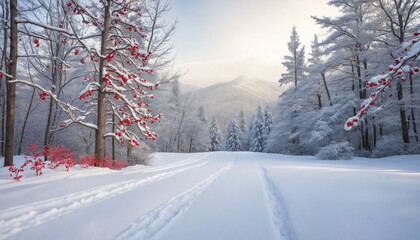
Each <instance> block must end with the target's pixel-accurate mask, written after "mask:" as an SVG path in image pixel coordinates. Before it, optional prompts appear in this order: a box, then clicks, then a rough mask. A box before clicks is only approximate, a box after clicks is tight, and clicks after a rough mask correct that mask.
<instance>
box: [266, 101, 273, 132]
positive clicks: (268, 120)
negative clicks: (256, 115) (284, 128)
mask: <svg viewBox="0 0 420 240" xmlns="http://www.w3.org/2000/svg"><path fill="white" fill-rule="evenodd" d="M263 121H264V122H263V123H264V134H265V135H266V136H268V135H269V134H270V133H271V130H272V129H273V125H274V123H273V116H272V114H271V109H270V106H269V105H268V103H267V104H266V105H265V108H264V116H263Z"/></svg>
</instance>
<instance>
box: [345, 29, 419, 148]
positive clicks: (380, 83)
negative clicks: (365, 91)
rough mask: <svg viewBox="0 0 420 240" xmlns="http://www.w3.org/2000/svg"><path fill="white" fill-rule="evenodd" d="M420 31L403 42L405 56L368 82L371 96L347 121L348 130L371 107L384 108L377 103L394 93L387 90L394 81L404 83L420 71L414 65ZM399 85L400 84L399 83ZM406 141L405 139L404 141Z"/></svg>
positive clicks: (417, 52) (356, 123) (346, 127)
mask: <svg viewBox="0 0 420 240" xmlns="http://www.w3.org/2000/svg"><path fill="white" fill-rule="evenodd" d="M419 35H420V34H419V33H417V32H416V33H414V36H415V38H414V39H413V40H411V41H410V42H407V43H405V44H403V47H404V48H405V50H406V54H405V56H401V57H398V58H396V59H395V66H392V65H391V66H390V67H389V71H388V72H386V73H384V74H382V75H377V76H375V77H372V78H371V79H370V80H369V81H368V82H367V83H366V86H367V87H368V88H372V89H374V90H373V92H372V93H371V94H370V96H369V97H368V98H367V99H366V100H365V101H364V102H363V103H362V105H361V107H360V109H359V111H358V112H357V114H356V115H355V116H353V117H351V118H349V119H348V120H347V121H346V124H345V125H344V128H345V129H346V130H351V129H352V128H353V127H354V126H357V125H358V124H359V122H360V120H361V119H362V118H363V117H365V116H366V113H367V112H368V110H369V109H374V111H375V110H376V111H378V110H380V109H382V108H384V106H383V105H380V106H378V107H376V106H375V105H376V104H377V103H378V101H379V100H381V102H383V101H384V100H385V99H387V98H388V97H392V96H393V95H392V94H390V95H388V94H387V93H386V92H387V91H388V90H389V89H391V88H392V86H395V85H394V84H393V83H394V82H396V83H399V84H403V83H404V82H405V81H406V79H407V77H409V76H412V75H414V74H416V73H418V72H419V71H420V69H419V68H418V67H414V66H413V63H414V61H415V60H417V59H418V58H419V56H420V37H419ZM397 87H398V85H397ZM404 142H405V141H404Z"/></svg>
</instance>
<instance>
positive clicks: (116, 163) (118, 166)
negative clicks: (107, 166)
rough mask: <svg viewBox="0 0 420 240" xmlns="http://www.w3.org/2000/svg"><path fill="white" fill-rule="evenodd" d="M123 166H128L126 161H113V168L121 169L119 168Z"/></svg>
mask: <svg viewBox="0 0 420 240" xmlns="http://www.w3.org/2000/svg"><path fill="white" fill-rule="evenodd" d="M125 167H128V163H127V162H125V161H122V160H117V161H115V164H114V169H116V170H121V169H123V168H125Z"/></svg>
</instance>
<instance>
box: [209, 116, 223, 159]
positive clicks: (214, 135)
mask: <svg viewBox="0 0 420 240" xmlns="http://www.w3.org/2000/svg"><path fill="white" fill-rule="evenodd" d="M221 141H222V140H221V137H220V133H219V127H218V126H217V123H216V119H214V118H213V121H212V122H211V124H210V142H209V145H210V146H209V148H208V151H210V152H214V151H220V150H221V149H222V147H221Z"/></svg>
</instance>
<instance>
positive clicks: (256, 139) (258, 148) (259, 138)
mask: <svg viewBox="0 0 420 240" xmlns="http://www.w3.org/2000/svg"><path fill="white" fill-rule="evenodd" d="M264 135H265V134H264V121H263V111H262V108H261V106H258V108H257V114H256V116H255V119H254V121H253V123H252V129H251V132H250V148H249V150H250V151H252V152H262V151H264V149H265V145H266V138H265V136H264Z"/></svg>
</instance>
